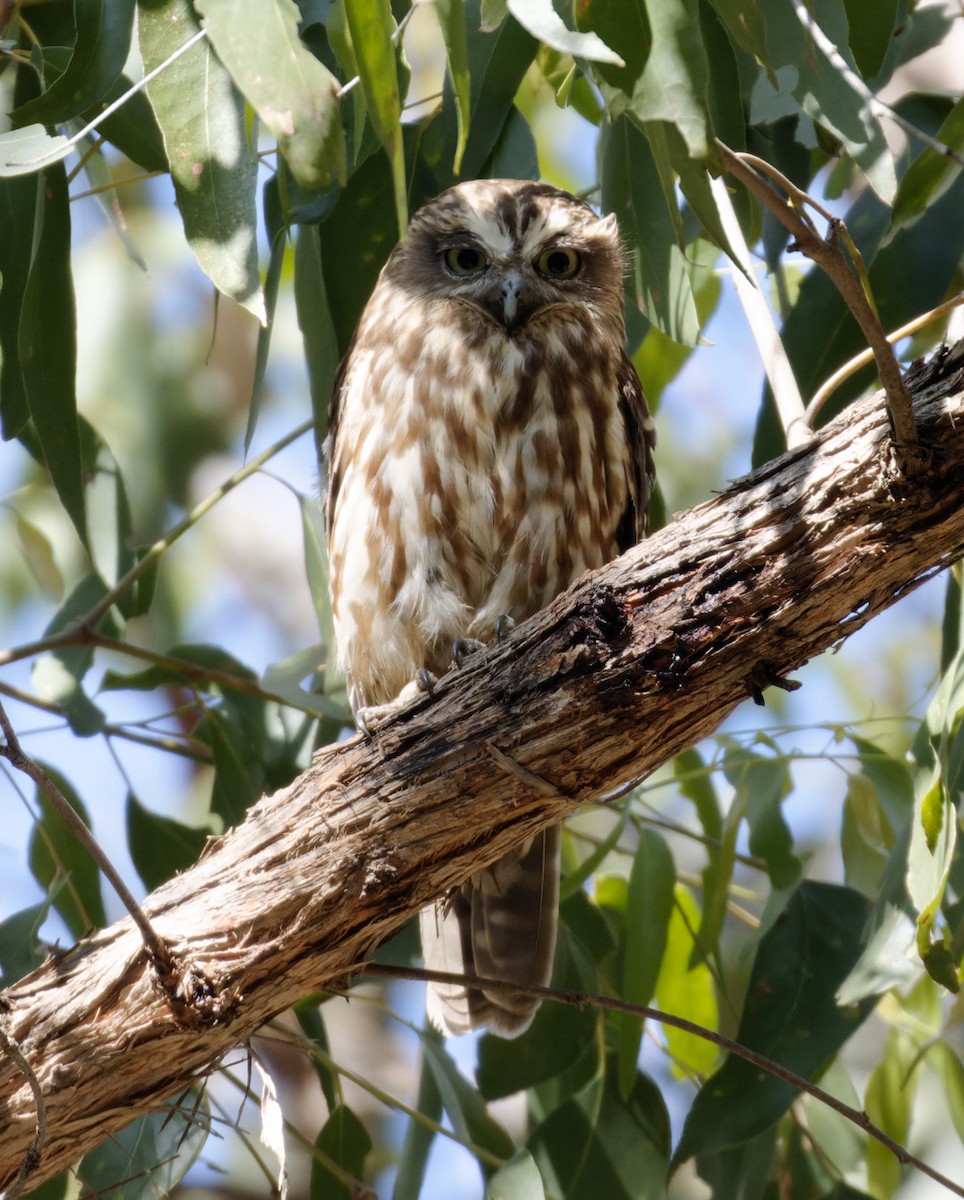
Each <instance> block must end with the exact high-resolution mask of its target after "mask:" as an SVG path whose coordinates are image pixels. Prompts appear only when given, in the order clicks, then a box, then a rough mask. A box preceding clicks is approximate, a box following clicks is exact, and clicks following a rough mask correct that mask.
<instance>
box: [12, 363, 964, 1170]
mask: <svg viewBox="0 0 964 1200" xmlns="http://www.w3.org/2000/svg"><path fill="white" fill-rule="evenodd" d="M908 383H909V385H910V387H911V390H912V393H913V395H914V402H915V418H916V421H917V427H918V429H919V431H920V436H921V440H922V441H923V442H924V444H925V445H926V446H927V447H928V449H929V450H930V451H931V454H930V456H929V464H930V465H929V466H928V468H927V470H926V471H925V472H924V473H923V474H922V475H921V476H919V477H918V478H917V479H915V480H914V482H913V484H909V483H908V481H907V480H906V477H904V476H902V475H901V474H900V473H899V472H898V471H897V470H895V468H894V465H893V460H892V457H891V448H890V435H889V434H890V431H889V426H888V420H887V413H886V409H885V406H884V404H883V402H882V399H881V398H880V397H879V396H878V397H876V398H874V399H873V400H870V401H867V402H863V403H860V404H857V405H854V406H853V407H851V408H849V409H848V410H847V411H846V412H845V413H844V414H842V415H841V417H839V418H838V419H837V420H836V421H834V422H832V423H831V424H830V425H829V426H827V428H826V429H824V430H822V431H821V432H820V433H819V435H817V437H816V438H815V439H814V441H813V442H812V443H810V444H808V445H807V446H806V447H803V448H801V449H799V450H796V451H794V452H792V453H790V454H786V455H783V456H782V457H781V458H779V459H777V460H775V461H774V462H773V463H771V464H769V465H768V466H767V467H766V468H764V469H763V470H760V471H757V472H755V473H754V474H753V475H750V476H747V477H746V478H744V479H742V480H739V481H738V482H737V483H735V484H734V485H733V486H732V487H730V488H729V489H728V490H727V491H726V492H725V493H724V494H722V495H721V496H719V497H717V498H716V499H714V500H712V501H710V502H709V503H706V504H703V505H701V506H700V507H698V508H695V509H693V510H691V511H690V512H688V513H686V514H684V515H683V516H682V517H681V518H680V519H679V520H678V521H676V522H675V523H674V524H672V525H670V526H669V527H667V528H666V529H664V530H662V531H661V532H660V533H659V534H657V535H656V536H654V537H653V538H651V539H649V541H647V542H645V543H644V544H643V545H641V546H639V547H637V548H636V549H635V550H633V551H631V552H630V553H629V554H626V555H624V556H623V557H622V558H621V559H619V560H617V561H616V562H614V563H612V564H610V565H609V566H608V567H606V568H604V569H603V570H601V571H598V572H596V573H594V574H593V575H592V576H590V577H587V578H586V579H585V580H583V581H582V582H580V583H578V584H577V585H575V586H574V587H573V588H571V589H570V590H569V591H568V592H567V593H566V594H565V595H564V596H562V597H560V598H559V599H558V600H557V601H556V602H555V603H554V604H553V605H551V606H550V607H549V608H548V609H546V610H545V611H544V612H543V613H541V614H539V615H538V616H537V617H536V618H534V619H533V620H532V621H528V622H526V623H525V624H524V625H522V626H520V627H519V628H518V629H517V630H515V631H514V632H513V633H512V634H511V635H510V636H509V638H508V639H507V640H506V642H505V644H503V645H501V646H499V647H497V648H494V649H492V650H491V651H489V652H487V653H485V654H482V655H479V656H478V658H477V659H473V660H471V662H470V665H469V666H468V667H467V668H466V669H465V670H463V671H461V672H459V673H458V674H457V675H450V676H448V677H447V678H446V679H445V680H443V681H442V683H441V685H440V687H439V689H438V691H437V694H436V695H435V696H434V697H433V698H431V699H422V700H417V701H415V702H414V703H413V704H412V705H410V706H409V707H407V708H405V709H404V710H402V711H400V712H399V713H398V715H397V716H394V717H393V718H392V719H390V720H389V721H388V722H387V723H386V724H385V725H384V726H383V727H381V728H380V729H379V730H378V731H377V733H376V735H375V737H374V739H373V740H372V741H371V742H366V741H364V740H363V739H361V738H355V739H353V740H351V741H349V742H345V743H341V744H338V745H335V746H331V747H328V748H327V749H326V750H325V751H323V752H322V753H321V754H320V755H319V756H318V757H317V759H316V761H315V763H314V765H313V766H312V767H311V769H310V770H308V771H306V772H305V773H304V774H303V775H301V776H300V777H299V778H298V779H296V780H295V781H294V783H292V784H291V785H290V786H289V787H288V788H285V789H284V790H283V791H281V792H278V793H277V794H275V795H274V796H271V797H268V798H266V799H264V800H262V801H261V802H260V803H259V804H258V805H257V806H256V807H255V808H253V809H252V810H251V812H250V814H249V816H248V819H247V820H246V821H245V823H244V824H243V825H242V826H240V827H239V828H237V829H234V830H232V831H231V832H230V833H228V834H227V835H225V836H224V837H223V838H221V839H220V840H219V841H218V842H217V843H216V844H215V845H214V846H213V847H212V848H211V849H210V851H209V852H208V853H207V854H206V855H205V856H204V857H203V858H202V859H201V861H200V862H199V863H198V864H197V865H196V866H195V867H193V868H192V869H191V870H190V871H187V872H185V873H184V874H183V875H180V876H178V877H177V878H176V879H173V880H171V881H170V882H169V883H167V884H165V885H164V886H163V887H161V888H159V889H158V890H157V891H156V892H154V893H153V894H152V895H151V896H149V897H148V899H147V901H146V902H145V904H144V906H143V907H144V910H145V912H146V913H147V915H148V916H149V918H150V919H151V921H152V922H153V924H154V927H155V928H156V930H157V931H158V933H160V934H161V935H162V936H163V937H164V938H166V939H167V940H168V941H169V943H170V945H171V948H172V950H173V951H174V954H175V956H176V959H177V960H178V965H179V968H180V978H181V980H182V994H181V996H180V1001H181V1002H180V1003H179V1004H178V1005H177V1006H176V1011H174V1010H173V1009H172V1006H171V1003H170V1001H169V998H168V997H167V996H166V995H165V993H164V992H163V990H162V989H161V988H160V987H159V986H158V985H157V983H156V982H155V978H154V975H153V973H152V970H151V967H150V964H149V963H148V961H147V957H146V954H145V951H144V949H143V946H142V943H141V941H140V938H139V936H138V934H137V933H136V931H135V930H134V928H133V926H132V924H131V922H130V920H129V919H128V920H124V921H120V922H118V923H117V924H116V925H114V926H112V927H111V928H110V929H106V930H104V931H102V932H100V933H98V934H96V935H94V936H93V937H91V938H90V939H88V940H87V941H85V942H83V943H82V944H81V945H80V946H78V947H76V948H75V949H74V950H72V951H70V952H69V953H67V954H62V955H58V956H57V957H55V958H51V959H50V960H49V961H48V962H47V963H45V964H44V965H43V966H42V967H40V968H39V969H38V970H36V971H35V972H33V974H31V975H30V976H28V977H27V978H25V979H23V980H21V981H20V982H19V983H18V984H16V985H15V986H14V987H12V988H10V989H9V990H8V991H7V992H6V993H5V994H4V995H3V996H0V1020H2V1021H3V1023H4V1028H5V1031H6V1033H7V1036H8V1038H10V1039H12V1040H13V1041H14V1042H15V1043H16V1045H17V1046H18V1047H19V1049H20V1051H21V1053H22V1055H23V1056H24V1058H25V1059H26V1061H27V1062H28V1063H29V1064H30V1067H31V1069H32V1070H33V1072H34V1074H35V1076H36V1079H37V1080H38V1081H39V1083H40V1086H41V1087H42V1089H43V1094H44V1097H45V1101H46V1111H47V1136H46V1141H45V1144H44V1146H43V1147H42V1148H41V1153H40V1161H39V1164H38V1165H37V1166H36V1167H35V1169H34V1171H33V1173H32V1175H31V1177H30V1183H31V1184H36V1183H40V1182H41V1181H42V1180H44V1179H46V1178H48V1177H49V1176H51V1175H53V1174H54V1173H55V1172H56V1171H58V1170H60V1169H62V1168H63V1167H64V1166H66V1165H67V1164H69V1163H71V1162H73V1161H75V1160H76V1159H77V1158H78V1157H79V1156H80V1155H81V1154H82V1153H83V1152H84V1151H85V1150H87V1149H89V1148H90V1147H91V1146H93V1145H94V1144H95V1143H97V1142H99V1141H101V1140H103V1139H104V1138H105V1137H107V1136H108V1135H109V1134H110V1133H112V1132H113V1131H115V1130H117V1129H119V1128H120V1127H121V1126H123V1125H124V1124H125V1123H126V1122H127V1121H129V1120H130V1119H131V1118H133V1117H134V1116H137V1115H138V1114H140V1113H142V1112H145V1111H148V1110H150V1109H151V1108H155V1107H157V1106H158V1105H159V1104H160V1103H162V1102H163V1101H165V1100H167V1099H168V1098H170V1097H172V1096H174V1095H176V1094H177V1093H178V1092H179V1091H180V1090H181V1089H183V1088H184V1087H185V1085H187V1084H189V1083H190V1082H191V1081H192V1080H193V1079H196V1078H198V1077H199V1076H202V1075H203V1074H204V1073H205V1072H206V1071H208V1070H210V1068H211V1067H212V1065H213V1064H215V1063H217V1061H218V1059H219V1058H220V1057H221V1056H222V1055H224V1054H225V1053H226V1052H227V1051H228V1050H230V1049H231V1048H232V1047H233V1046H236V1045H237V1044H238V1043H239V1042H242V1041H243V1040H244V1039H245V1038H247V1037H248V1036H249V1035H250V1034H252V1033H253V1032H254V1031H255V1029H257V1027H258V1026H259V1025H260V1024H261V1023H262V1022H264V1021H265V1020H266V1019H267V1018H269V1017H270V1016H272V1015H273V1014H275V1013H277V1012H279V1011H280V1010H282V1009H284V1008H286V1007H288V1006H289V1005H290V1004H292V1003H293V1002H294V1001H296V1000H297V999H298V998H299V997H301V996H303V995H304V994H305V993H306V992H308V991H310V990H312V989H317V988H322V987H325V986H332V985H338V984H340V983H342V982H343V981H344V979H345V977H346V976H347V975H349V974H350V973H351V972H352V971H353V969H355V968H356V967H357V965H358V964H359V963H361V962H362V961H363V960H364V959H365V957H366V955H367V954H368V953H369V951H370V950H371V948H372V947H373V946H374V945H375V944H376V943H377V942H379V941H380V940H382V939H383V938H385V937H387V936H388V935H389V934H391V933H392V932H393V931H394V930H396V929H397V928H398V927H399V926H400V925H401V924H402V923H403V922H404V921H406V920H407V919H408V918H409V917H410V916H412V914H414V913H415V912H416V911H417V910H418V909H419V908H421V907H422V906H423V905H424V904H426V903H427V902H428V901H430V900H431V899H433V898H434V897H436V896H438V895H440V894H441V893H442V892H443V891H444V890H445V889H447V888H448V887H450V886H452V885H453V884H455V883H457V882H460V881H461V880H463V879H464V878H465V877H467V876H468V875H469V874H470V873H471V872H472V871H474V870H476V869H477V868H478V867H480V866H481V865H483V864H485V863H488V862H491V861H493V860H494V859H496V858H498V857H499V856H500V855H502V854H504V853H505V852H506V851H507V850H508V849H509V848H510V847H511V846H513V845H514V844H516V843H518V842H520V841H521V840H522V839H523V838H525V837H527V836H528V835H530V834H532V833H534V832H535V831H536V830H538V829H539V828H541V827H543V826H544V825H546V824H549V823H550V822H552V821H556V820H558V819H560V818H561V817H564V816H566V815H567V814H568V813H569V812H571V811H572V809H573V808H574V807H575V806H576V805H577V804H579V803H582V802H585V801H588V800H591V799H593V798H594V797H598V796H600V795H601V794H603V793H605V792H606V791H608V790H610V789H612V788H614V787H616V786H617V785H619V784H622V783H624V782H626V781H627V780H631V779H641V778H643V777H644V776H646V775H647V774H649V773H650V772H651V771H653V770H654V769H655V768H656V767H658V766H659V765H660V764H661V763H663V762H665V761H666V760H667V759H668V758H670V757H671V756H672V755H674V754H676V753H677V752H678V751H680V750H682V749H683V748H685V747H687V746H689V745H692V744H693V743H694V742H696V741H698V740H699V739H700V738H701V737H704V736H705V735H706V734H708V733H710V732H712V730H714V729H715V728H716V727H717V726H718V725H719V723H720V722H721V721H722V720H723V718H724V717H726V715H727V714H728V713H729V712H730V711H731V710H732V709H733V708H734V707H735V706H736V705H737V704H738V703H739V702H740V701H741V700H742V699H744V698H745V697H746V696H747V695H748V694H755V693H756V692H757V691H758V690H759V688H760V687H761V686H762V685H764V684H765V683H767V682H773V681H775V680H777V681H779V680H782V679H785V677H786V675H787V674H788V673H789V672H791V671H795V670H797V669H798V668H799V667H801V666H802V665H803V664H804V663H806V662H807V660H808V659H809V658H811V657H812V656H813V655H815V654H817V653H819V652H820V651H822V650H825V649H826V648H827V647H829V646H832V645H834V644H835V643H837V642H839V641H840V640H842V639H843V638H845V637H847V636H848V634H849V633H851V632H852V631H854V630H855V629H858V628H860V627H861V626H862V625H863V624H865V623H866V622H867V621H868V620H870V618H871V617H873V616H874V614H875V613H877V612H880V611H881V610H882V609H884V608H886V607H887V606H888V605H889V604H891V603H893V601H894V600H895V599H897V598H898V597H899V596H901V595H903V594H904V593H905V592H907V591H908V590H909V589H911V588H912V587H914V586H915V585H916V584H918V583H919V582H921V580H922V579H924V578H926V577H927V576H929V575H930V574H932V573H933V572H934V571H935V570H938V569H940V568H942V567H944V566H947V565H948V564H950V563H951V562H953V561H954V560H955V559H956V558H958V557H959V556H960V555H961V554H962V552H964V346H959V347H958V348H957V349H956V351H955V352H954V353H952V354H949V355H942V356H939V357H938V359H937V360H936V361H935V363H934V364H932V365H931V366H930V367H928V368H925V369H920V370H917V371H915V372H912V373H911V375H910V377H909V379H908ZM34 1130H35V1108H34V1100H33V1093H32V1091H31V1087H30V1084H29V1082H28V1080H27V1079H26V1078H25V1077H24V1074H23V1072H22V1070H21V1069H20V1068H18V1066H17V1065H16V1064H15V1063H14V1062H13V1061H11V1060H10V1059H9V1058H3V1057H2V1056H0V1187H3V1186H6V1185H7V1184H9V1183H10V1181H12V1180H13V1179H15V1178H16V1176H17V1172H18V1170H19V1169H20V1166H21V1163H22V1161H23V1157H24V1154H25V1153H26V1152H27V1150H28V1148H29V1147H30V1144H31V1140H32V1138H33V1136H34Z"/></svg>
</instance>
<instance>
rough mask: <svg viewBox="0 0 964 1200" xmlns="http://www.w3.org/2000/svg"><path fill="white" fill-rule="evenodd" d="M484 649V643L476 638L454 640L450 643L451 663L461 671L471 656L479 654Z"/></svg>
mask: <svg viewBox="0 0 964 1200" xmlns="http://www.w3.org/2000/svg"><path fill="white" fill-rule="evenodd" d="M484 649H485V642H480V641H479V639H478V638H456V640H455V641H454V642H453V643H452V661H453V662H454V663H455V665H456V666H457V667H458V668H459V670H461V669H462V668H463V667H464V666H465V664H466V663H467V662H468V660H469V659H470V658H471V657H472V655H473V654H480V653H481V652H482V651H483V650H484Z"/></svg>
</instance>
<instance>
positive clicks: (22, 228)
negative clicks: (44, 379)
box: [0, 150, 39, 441]
mask: <svg viewBox="0 0 964 1200" xmlns="http://www.w3.org/2000/svg"><path fill="white" fill-rule="evenodd" d="M0 154H2V150H0ZM38 183H39V181H38V180H37V179H30V178H18V179H2V178H0V228H3V229H9V230H16V231H17V232H16V236H13V237H3V238H0V436H2V437H3V440H4V441H8V440H9V439H10V438H13V437H16V436H17V434H18V433H20V431H21V429H23V427H24V425H25V424H26V423H27V421H28V419H29V417H30V404H29V401H28V400H27V386H26V380H25V379H24V375H23V371H22V369H21V366H20V314H21V312H22V310H23V299H24V292H25V291H26V288H27V280H28V278H29V276H30V258H31V245H32V243H33V224H34V215H35V213H36V209H37V188H38Z"/></svg>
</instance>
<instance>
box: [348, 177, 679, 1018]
mask: <svg viewBox="0 0 964 1200" xmlns="http://www.w3.org/2000/svg"><path fill="white" fill-rule="evenodd" d="M625 270H626V261H625V254H624V251H623V247H622V244H621V242H620V238H619V234H618V230H617V226H616V219H615V217H614V216H609V217H606V218H604V219H601V218H599V217H598V216H597V215H596V214H595V213H594V212H593V210H592V209H591V208H590V207H589V205H588V204H585V203H584V202H582V201H581V200H577V199H576V198H575V197H573V196H571V195H569V194H568V193H566V192H563V191H560V190H559V189H557V188H554V187H550V186H547V185H546V184H540V183H532V182H528V181H520V180H505V179H501V180H500V179H487V180H476V181H473V182H469V183H462V184H459V185H458V186H456V187H453V188H450V189H449V190H448V191H446V192H443V193H442V194H441V195H440V196H438V197H436V199H434V200H432V201H431V202H429V203H428V204H426V205H425V206H424V207H423V208H421V209H420V210H419V211H418V212H417V213H416V214H415V216H414V217H413V218H412V221H411V224H410V226H409V228H408V231H407V233H406V235H405V237H404V238H403V239H402V241H401V242H400V243H399V245H398V246H397V247H396V248H395V250H394V251H393V253H392V255H391V256H390V258H389V259H388V262H387V263H386V265H385V267H384V269H383V271H382V273H381V275H380V276H379V278H378V282H377V285H376V287H375V290H374V292H373V294H372V297H371V299H370V300H369V302H368V305H367V306H366V308H365V310H364V312H363V313H362V316H361V320H360V322H359V325H358V329H357V331H356V333H355V337H354V339H353V341H352V344H351V346H350V348H349V351H348V353H347V355H346V356H345V359H344V361H343V362H342V364H341V367H340V368H339V372H338V377H337V379H336V383H335V393H334V397H333V401H332V410H331V416H330V434H329V439H328V446H327V451H326V459H327V507H326V516H327V538H328V551H329V568H330V580H331V607H332V614H333V617H334V628H335V637H336V644H337V658H338V662H339V664H340V666H341V668H342V669H343V670H344V673H345V676H346V679H347V682H348V688H349V697H350V700H351V704H352V707H353V709H354V711H355V713H356V718H361V720H362V723H364V722H365V718H366V716H367V717H369V718H370V715H371V713H372V711H373V710H374V711H377V709H378V708H379V707H380V706H383V705H386V704H388V703H389V702H391V701H392V700H393V699H394V698H396V697H397V696H398V695H399V694H400V693H402V691H403V690H404V689H405V688H406V687H407V686H408V685H410V683H411V681H413V679H415V678H416V677H419V678H422V679H423V680H424V679H427V678H429V677H430V676H429V675H427V674H426V672H428V673H434V674H436V675H437V674H439V673H441V672H443V671H445V670H446V669H448V668H449V667H450V665H451V663H452V657H453V647H462V648H464V647H466V646H468V647H470V648H476V647H477V646H478V644H479V643H489V642H491V641H492V640H493V638H495V637H496V636H497V634H498V633H499V632H500V631H501V630H502V629H504V628H506V627H507V626H509V625H511V623H512V622H514V621H519V620H522V619H524V618H525V617H528V616H531V615H532V614H533V613H535V612H537V611H538V610H539V609H541V608H543V607H544V606H545V605H546V604H548V603H549V602H550V601H551V600H552V599H553V598H554V597H555V596H556V595H558V594H559V593H560V592H561V591H563V590H564V589H565V588H566V587H568V586H569V584H571V583H572V582H573V581H574V580H575V579H577V578H578V577H579V576H580V575H582V574H583V572H585V571H588V570H591V569H592V568H594V567H600V566H602V565H603V564H604V563H605V562H607V561H609V560H610V559H612V558H614V557H615V556H616V555H618V554H620V553H621V552H622V551H624V550H626V549H628V548H629V547H630V546H632V545H634V544H635V543H636V542H637V541H638V540H639V539H640V538H641V537H642V536H643V534H644V532H645V526H646V513H647V505H648V501H649V496H650V491H651V487H652V483H653V464H652V448H653V444H654V441H655V436H654V430H653V424H652V421H651V419H650V415H649V411H648V409H647V407H646V401H645V399H644V396H643V391H642V387H641V386H640V382H639V379H638V377H637V375H636V372H635V370H634V368H633V366H632V363H631V362H630V361H629V359H628V357H627V356H626V353H625V350H624V346H623V343H624V339H625V322H624V308H623V276H624V273H625ZM559 842H560V836H559V829H558V827H557V828H552V829H549V830H547V831H546V832H544V833H541V834H539V835H537V836H535V837H532V838H530V839H529V840H528V841H527V842H526V843H525V844H523V845H522V846H520V847H518V849H516V850H514V851H513V852H512V853H511V854H507V855H506V856H505V857H504V858H502V859H500V860H499V861H497V862H496V863H495V864H494V865H493V866H491V867H488V868H486V869H484V870H481V871H478V872H477V873H476V874H475V875H473V876H472V877H471V878H470V879H469V880H468V881H467V882H466V883H465V884H463V885H462V886H461V887H460V888H457V889H455V890H454V891H453V892H452V893H451V894H449V895H448V896H446V897H445V898H444V899H443V900H441V901H440V902H439V903H437V904H436V905H434V906H433V907H432V908H429V909H426V910H425V911H424V912H423V913H422V914H421V918H420V927H421V936H422V949H423V954H424V959H425V963H426V966H428V967H430V968H433V969H436V970H441V971H449V972H455V973H459V974H467V975H472V976H476V977H489V978H494V979H500V980H507V981H510V982H512V983H515V984H520V985H530V984H537V985H545V984H548V982H549V979H550V976H551V973H552V961H553V954H554V950H555V941H556V925H557V907H558V895H559ZM537 1007H538V1005H537V1002H534V1001H533V1000H531V999H525V998H519V997H518V996H515V995H513V994H512V993H511V991H502V990H500V991H496V990H495V989H490V990H488V991H486V990H484V989H482V988H479V987H472V986H461V985H458V986H456V985H451V986H436V985H430V987H429V993H428V1015H429V1017H430V1019H431V1020H432V1022H433V1024H435V1025H436V1026H437V1027H438V1028H440V1029H441V1030H443V1031H444V1032H447V1033H452V1034H455V1033H462V1032H465V1031H466V1030H469V1029H473V1028H478V1027H481V1026H486V1027H489V1028H490V1029H492V1030H493V1031H495V1032H497V1033H499V1034H501V1035H503V1036H514V1035H516V1034H519V1033H521V1032H522V1031H523V1030H524V1029H525V1028H526V1027H527V1026H528V1024H529V1022H530V1021H531V1020H532V1017H533V1015H534V1013H535V1010H536V1008H537Z"/></svg>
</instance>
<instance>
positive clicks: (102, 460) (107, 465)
mask: <svg viewBox="0 0 964 1200" xmlns="http://www.w3.org/2000/svg"><path fill="white" fill-rule="evenodd" d="M79 428H80V436H81V453H82V462H83V468H84V481H85V495H86V509H87V530H88V545H89V549H90V556H91V558H92V559H93V561H94V566H95V567H96V568H97V573H98V574H99V575H100V577H101V579H103V580H104V582H105V583H106V584H107V585H108V586H109V587H112V586H113V585H114V584H115V583H116V582H117V581H118V579H120V578H121V576H122V575H125V574H126V573H127V571H129V570H130V568H131V567H132V566H133V565H134V557H135V556H134V551H133V550H132V549H131V538H132V528H131V511H130V504H129V503H128V500H127V489H126V487H125V485H124V477H123V476H122V475H121V470H120V466H119V465H118V463H117V460H116V459H115V458H114V456H113V454H111V452H110V450H109V449H108V447H107V446H106V445H105V443H104V442H103V441H102V440H101V438H100V436H99V435H98V434H97V432H96V430H95V429H94V428H93V426H92V425H90V424H89V423H88V422H87V421H85V420H84V419H83V418H81V420H80V424H79ZM128 599H129V597H127V596H122V597H121V599H120V601H119V606H120V607H121V608H122V610H123V608H124V606H125V604H126V602H127V600H128Z"/></svg>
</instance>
